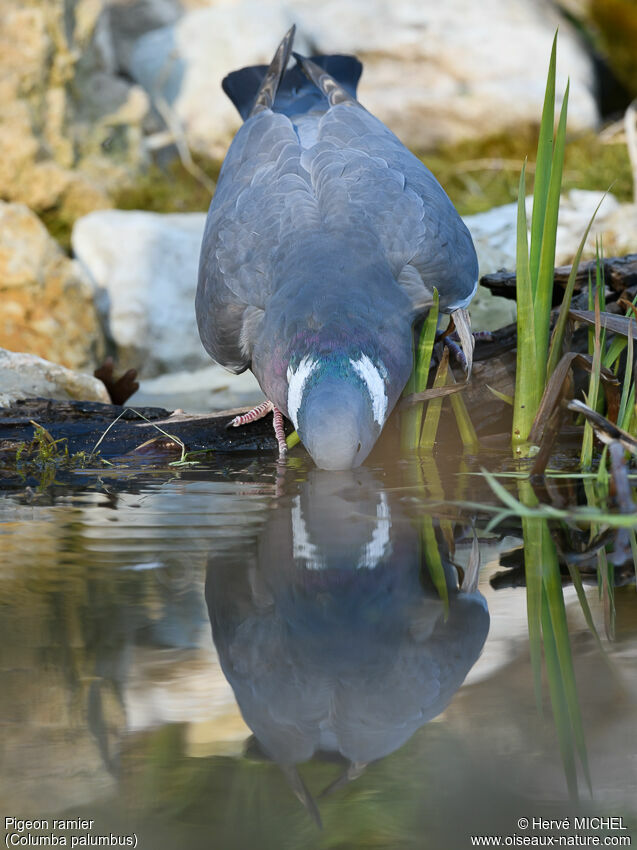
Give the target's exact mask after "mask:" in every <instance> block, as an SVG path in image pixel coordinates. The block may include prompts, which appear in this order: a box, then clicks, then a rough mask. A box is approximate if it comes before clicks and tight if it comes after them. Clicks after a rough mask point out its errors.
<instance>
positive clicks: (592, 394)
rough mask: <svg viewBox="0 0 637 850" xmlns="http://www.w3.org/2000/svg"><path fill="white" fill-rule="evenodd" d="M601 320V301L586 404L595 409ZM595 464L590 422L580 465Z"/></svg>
mask: <svg viewBox="0 0 637 850" xmlns="http://www.w3.org/2000/svg"><path fill="white" fill-rule="evenodd" d="M598 318H599V300H598V299H596V303H595V336H594V339H593V365H592V367H591V374H590V378H589V382H588V394H587V396H586V403H587V404H588V405H589V406H591V407H594V406H595V403H596V401H597V396H598V395H599V384H600V378H599V369H600V366H601V362H602V346H601V326H600V323H599V321H598ZM592 463H593V426H592V425H591V423H590V422H588V420H587V421H586V422H585V424H584V437H583V438H582V450H581V453H580V464H581V466H582V468H583V469H590V468H591V466H592Z"/></svg>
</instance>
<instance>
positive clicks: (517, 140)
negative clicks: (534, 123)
mask: <svg viewBox="0 0 637 850" xmlns="http://www.w3.org/2000/svg"><path fill="white" fill-rule="evenodd" d="M536 148H537V129H536V128H533V127H526V128H523V129H520V130H517V131H515V132H512V133H508V134H501V135H496V136H491V137H488V138H486V139H481V140H477V141H465V142H461V143H460V144H457V145H453V146H445V147H442V148H440V149H439V150H438V151H436V152H434V153H426V154H423V155H421V157H420V158H421V159H422V161H423V162H424V163H425V165H427V166H428V167H429V168H430V169H431V170H432V171H433V173H434V174H435V175H436V177H437V178H438V180H439V181H440V182H441V183H442V185H443V187H444V189H445V191H446V192H447V194H448V195H449V197H450V198H451V200H452V201H453V203H454V204H455V206H456V207H457V209H458V211H459V212H460V214H461V215H472V214H474V213H479V212H484V211H485V210H488V209H491V208H492V207H494V206H499V205H501V204H509V203H513V202H514V201H515V200H516V199H517V191H518V180H519V177H520V169H521V167H522V163H523V161H524V158H525V157H526V156H527V155H528V154H531V155H532V154H533V152H534V151H535V149H536ZM533 165H534V163H532V162H529V165H528V166H527V191H528V192H529V193H531V192H532V191H533ZM611 184H613V186H612V192H613V194H614V195H615V196H616V197H617V198H618V199H619V200H620V201H626V202H627V201H630V200H631V197H632V177H631V171H630V161H629V159H628V152H627V150H626V146H625V145H623V144H604V143H603V142H601V141H600V139H599V137H598V136H597V135H595V133H592V132H590V133H585V134H582V135H579V136H576V137H573V138H571V139H570V141H568V142H567V145H566V156H565V166H564V180H563V191H568V190H569V189H575V188H577V189H601V190H605V189H608V187H609V186H610V185H611Z"/></svg>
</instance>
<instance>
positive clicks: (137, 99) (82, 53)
mask: <svg viewBox="0 0 637 850" xmlns="http://www.w3.org/2000/svg"><path fill="white" fill-rule="evenodd" d="M103 4H104V0H70V2H69V0H30V2H29V3H28V4H26V3H23V2H22V0H2V2H1V4H0V9H1V11H0V196H1V197H3V198H5V199H9V200H14V201H20V202H23V203H26V204H27V205H28V206H30V207H31V208H32V209H35V210H37V211H41V210H48V209H51V208H56V209H57V210H59V213H60V215H61V216H62V217H65V218H67V219H69V220H71V219H74V218H75V217H77V216H78V215H81V214H84V213H86V212H88V211H90V210H92V209H96V208H104V207H108V206H110V204H111V201H110V196H111V194H112V193H113V192H114V191H115V190H116V189H117V188H118V187H119V186H121V185H123V184H124V183H126V182H128V181H130V179H131V177H132V176H134V175H135V174H136V173H138V171H139V170H140V169H141V168H142V167H144V165H145V163H146V152H145V147H144V144H143V136H142V122H143V120H144V118H145V116H146V115H147V113H148V110H149V101H148V97H147V95H146V93H145V92H144V91H143V89H141V88H140V87H139V86H137V85H131V84H130V82H128V81H125V80H123V79H121V78H118V77H117V76H115V73H114V72H115V60H114V56H113V46H112V42H111V39H110V34H109V31H108V29H107V28H106V27H105V23H104V22H105V18H104V16H103V15H102V14H101V13H102V11H103Z"/></svg>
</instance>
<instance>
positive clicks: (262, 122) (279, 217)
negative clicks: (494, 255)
mask: <svg viewBox="0 0 637 850" xmlns="http://www.w3.org/2000/svg"><path fill="white" fill-rule="evenodd" d="M293 36H294V27H292V29H291V30H290V31H289V32H288V33H287V34H286V36H285V38H284V39H283V41H282V42H281V44H280V45H279V48H278V50H277V52H276V54H275V56H274V59H273V60H272V63H271V65H270V66H269V67H267V68H266V67H264V66H259V67H250V68H243V69H242V70H240V71H236V72H234V73H232V74H229V75H228V76H227V77H226V78H225V80H224V81H223V87H224V90H225V92H226V93H227V94H228V96H229V97H230V98H231V100H232V101H233V103H234V104H235V106H236V107H237V109H238V110H239V112H240V113H241V116H242V117H243V118H244V121H245V123H244V124H243V126H242V127H241V128H240V130H239V131H238V133H237V135H236V136H235V138H234V140H233V142H232V144H231V146H230V149H229V151H228V154H227V156H226V158H225V161H224V163H223V167H222V169H221V173H220V175H219V181H218V184H217V189H216V192H215V195H214V198H213V200H212V203H211V205H210V210H209V212H208V218H207V221H206V228H205V233H204V237H203V244H202V248H201V257H200V264H199V284H198V289H197V298H196V312H197V322H198V325H199V333H200V336H201V339H202V342H203V344H204V346H205V348H206V350H207V351H208V352H209V354H210V355H211V356H212V357H213V358H214V359H215V360H216V361H217V362H218V363H220V364H222V365H223V366H225V367H226V368H227V369H229V370H230V371H232V372H235V373H240V372H243V371H244V370H245V369H248V368H250V369H252V371H253V372H254V374H255V376H256V378H257V380H258V381H259V384H260V386H261V388H262V390H263V392H264V393H265V396H266V398H267V399H268V401H267V402H265V403H264V404H262V405H260V406H259V407H258V408H255V411H253V412H251V413H250V414H248V415H246V416H242V417H237V419H236V420H234V421H233V423H232V424H235V425H239V424H244V423H245V422H249V421H251V420H252V419H254V418H256V417H257V416H259V415H264V414H265V413H267V412H268V411H270V410H273V411H274V423H275V431H276V432H277V438H278V440H279V447H280V450H281V452H282V453H283V452H284V451H285V437H284V432H283V419H282V417H283V416H286V417H288V418H289V419H291V420H292V422H293V423H294V426H295V428H296V429H297V431H298V433H299V436H300V438H301V441H302V442H303V444H304V445H305V447H306V448H307V450H308V451H309V453H310V455H311V456H312V458H313V459H314V461H315V463H316V465H317V466H319V467H322V468H324V469H348V468H351V467H355V466H358V465H359V464H360V463H362V462H363V460H364V459H365V458H366V457H367V455H368V454H369V452H370V451H371V449H372V447H373V445H374V443H375V442H376V440H377V438H378V436H379V434H380V432H381V429H382V427H383V425H384V423H385V422H386V420H387V417H388V416H389V414H390V412H391V410H392V408H393V407H394V405H395V404H396V401H397V399H398V398H399V396H400V394H401V392H402V390H403V388H404V386H405V384H406V382H407V379H408V377H409V374H410V371H411V368H412V325H413V323H414V321H415V320H416V319H417V318H419V317H421V316H422V315H423V314H424V313H426V312H427V310H428V309H429V307H430V305H431V303H432V298H433V289H434V287H435V288H437V290H438V292H439V296H440V307H441V309H442V310H443V311H445V312H447V313H451V314H452V316H453V317H454V319H455V322H456V327H458V329H459V331H460V338H461V341H463V342H464V347H465V350H466V349H467V348H469V351H466V353H467V354H468V360H469V368H470V361H471V351H470V343H471V342H472V338H471V336H470V334H469V333H468V326H467V322H468V319H467V315H466V312H465V310H464V308H465V307H466V306H467V304H468V303H469V301H470V300H471V298H472V297H473V295H474V293H475V290H476V286H477V277H478V264H477V258H476V253H475V249H474V247H473V243H472V241H471V236H470V235H469V231H468V230H467V228H466V227H465V225H464V224H463V222H462V220H461V219H460V217H459V215H458V213H457V212H456V210H455V209H454V207H453V204H452V203H451V201H450V200H449V198H448V197H447V195H446V194H445V192H444V190H443V189H442V187H441V186H440V184H439V183H438V181H437V180H436V178H435V177H434V176H433V174H432V173H431V172H430V171H429V170H428V169H427V168H426V167H425V166H424V165H423V164H422V163H421V162H420V160H418V159H417V158H416V157H415V156H414V155H413V154H411V153H410V152H409V151H408V150H407V149H406V148H405V147H404V145H403V144H402V143H401V142H400V141H399V139H398V138H397V137H396V136H395V135H394V134H393V133H392V132H391V131H390V130H388V129H387V127H385V125H384V124H382V123H381V122H380V121H379V120H378V119H377V118H375V117H374V116H373V115H371V114H370V113H369V112H367V110H366V109H364V108H363V107H362V106H361V105H360V103H359V102H358V101H357V100H356V85H357V83H358V79H359V77H360V74H361V70H362V66H361V63H360V62H359V61H358V60H357V59H356V58H355V57H353V56H318V57H314V58H313V59H312V60H309V59H305V58H303V57H301V56H298V55H297V54H294V56H295V59H296V65H295V66H294V67H292V68H290V69H289V70H286V67H287V64H288V60H289V57H290V53H291V47H292V39H293Z"/></svg>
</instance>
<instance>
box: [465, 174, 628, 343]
mask: <svg viewBox="0 0 637 850" xmlns="http://www.w3.org/2000/svg"><path fill="white" fill-rule="evenodd" d="M603 196H604V193H603V192H592V191H583V190H580V189H572V190H571V191H570V192H568V194H566V195H564V196H563V197H562V200H561V203H560V215H559V221H558V227H557V243H556V249H555V265H556V266H561V265H566V264H567V263H570V262H572V261H573V259H574V257H575V254H576V253H577V249H578V248H579V244H580V241H581V239H582V236H583V235H584V233H585V231H586V228H587V227H588V223H589V221H590V220H591V218H592V216H593V213H594V212H595V210H596V209H597V206H598V205H599V203H600V201H602V198H603ZM532 210H533V198H532V197H531V196H529V197H528V198H527V199H526V214H527V221H528V223H529V227H530V223H531V213H532ZM464 222H465V224H466V225H467V227H468V228H469V230H470V231H471V236H472V237H473V243H474V245H475V246H476V251H477V254H478V263H479V267H480V275H484V274H489V273H491V272H495V271H498V270H499V269H511V270H512V269H514V268H515V253H516V239H517V204H516V203H514V204H505V205H504V206H501V207H494V208H493V209H491V210H488V211H487V212H484V213H478V214H477V215H470V216H465V218H464ZM598 238H601V242H602V245H603V248H604V254H605V255H606V256H612V255H617V256H620V255H623V254H629V253H634V252H635V251H637V208H636V207H635V206H634V205H631V204H620V203H619V201H618V200H617V199H616V198H615V197H614V196H613V195H606V197H605V198H604V200H603V202H602V204H601V206H600V208H599V212H598V213H597V215H596V216H595V221H594V222H593V225H592V227H591V230H590V233H589V235H588V239H587V241H586V245H585V248H584V253H583V255H582V256H583V258H584V259H588V258H591V257H594V256H595V240H596V239H598ZM469 311H470V313H471V319H472V322H473V325H474V327H475V328H479V329H485V330H495V329H496V328H499V327H502V326H503V325H506V324H508V323H509V322H513V321H515V315H516V313H515V302H514V301H510V300H509V299H508V298H500V297H498V296H494V295H492V294H491V292H489V290H487V289H485V288H484V287H482V286H480V287H478V292H477V293H476V297H475V298H474V299H473V301H472V302H471V307H470V308H469Z"/></svg>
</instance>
